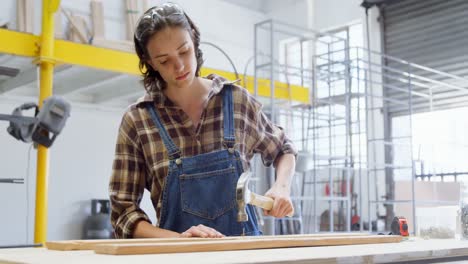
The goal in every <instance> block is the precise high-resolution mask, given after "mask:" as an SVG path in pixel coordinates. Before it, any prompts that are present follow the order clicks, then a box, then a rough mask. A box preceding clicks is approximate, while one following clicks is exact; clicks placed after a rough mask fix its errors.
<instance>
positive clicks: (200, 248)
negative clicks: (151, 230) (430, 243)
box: [94, 235, 402, 255]
mask: <svg viewBox="0 0 468 264" xmlns="http://www.w3.org/2000/svg"><path fill="white" fill-rule="evenodd" d="M401 240H402V237H401V236H388V235H373V236H360V237H352V236H348V237H346V236H344V237H339V236H336V237H304V238H274V239H234V240H228V241H201V242H180V243H146V244H104V245H96V247H95V249H94V252H95V253H97V254H107V255H134V254H162V253H186V252H208V251H230V250H247V249H248V250H250V249H272V248H292V247H312V246H338V245H358V244H378V243H396V242H400V241H401Z"/></svg>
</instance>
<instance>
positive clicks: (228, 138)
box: [223, 85, 236, 148]
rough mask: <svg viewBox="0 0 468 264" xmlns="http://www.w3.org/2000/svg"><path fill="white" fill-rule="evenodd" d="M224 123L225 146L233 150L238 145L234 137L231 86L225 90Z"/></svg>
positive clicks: (226, 86) (227, 86)
mask: <svg viewBox="0 0 468 264" xmlns="http://www.w3.org/2000/svg"><path fill="white" fill-rule="evenodd" d="M223 123H224V144H225V145H226V147H228V148H233V147H234V144H235V143H236V137H235V135H234V103H233V100H232V86H231V85H225V87H224V88H223Z"/></svg>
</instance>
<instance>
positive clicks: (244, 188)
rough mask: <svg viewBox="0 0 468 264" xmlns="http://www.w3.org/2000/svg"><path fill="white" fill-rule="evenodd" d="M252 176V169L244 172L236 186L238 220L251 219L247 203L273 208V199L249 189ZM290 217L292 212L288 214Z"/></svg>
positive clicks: (268, 208)
mask: <svg viewBox="0 0 468 264" xmlns="http://www.w3.org/2000/svg"><path fill="white" fill-rule="evenodd" d="M251 177H252V173H251V172H250V171H247V172H244V173H242V174H241V176H240V177H239V180H238V181H237V187H236V199H237V209H238V212H237V222H246V221H248V220H249V216H248V215H247V210H246V206H247V204H251V205H255V206H258V207H260V208H263V209H266V210H271V208H273V199H272V198H270V197H266V196H263V195H259V194H256V193H253V192H251V191H250V190H249V186H248V185H249V181H250V178H251ZM288 216H289V217H291V216H292V214H290V215H288Z"/></svg>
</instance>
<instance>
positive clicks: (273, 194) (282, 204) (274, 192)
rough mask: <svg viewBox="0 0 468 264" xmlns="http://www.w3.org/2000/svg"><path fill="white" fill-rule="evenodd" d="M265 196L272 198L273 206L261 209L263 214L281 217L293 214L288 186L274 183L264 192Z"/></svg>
mask: <svg viewBox="0 0 468 264" xmlns="http://www.w3.org/2000/svg"><path fill="white" fill-rule="evenodd" d="M265 196H267V197H270V198H273V208H272V209H271V210H270V211H267V210H263V213H264V214H265V215H269V216H274V217H278V218H281V217H285V216H287V215H293V214H294V207H293V204H292V201H291V195H290V191H289V188H288V187H286V186H281V185H278V184H274V185H273V187H271V189H270V190H268V191H267V192H266V193H265Z"/></svg>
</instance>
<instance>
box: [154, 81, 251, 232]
mask: <svg viewBox="0 0 468 264" xmlns="http://www.w3.org/2000/svg"><path fill="white" fill-rule="evenodd" d="M222 96H223V122H224V130H223V131H224V145H225V146H226V149H224V150H219V151H214V152H210V153H205V154H200V155H196V156H193V157H186V158H184V157H180V155H181V152H180V150H179V149H178V148H177V147H176V145H175V144H174V142H173V141H172V140H171V138H170V137H169V135H168V133H167V131H166V129H165V128H164V126H163V125H162V123H161V121H160V118H159V116H158V114H157V113H156V111H155V108H154V104H149V105H148V110H149V111H150V114H151V117H152V119H153V121H154V123H155V124H156V127H157V128H158V130H159V134H160V136H161V138H162V140H163V143H164V146H165V147H166V149H167V151H168V155H169V170H168V175H167V178H166V183H165V185H164V188H163V193H162V208H161V218H160V221H159V227H160V228H164V229H169V230H172V231H176V232H179V233H182V232H184V231H186V230H187V229H189V228H190V227H192V226H196V225H198V224H203V225H205V226H209V227H212V228H214V229H216V230H217V231H219V232H221V233H222V234H224V235H226V236H238V235H241V234H242V233H243V228H244V234H245V235H260V232H259V230H258V226H257V219H256V217H255V214H254V208H253V207H252V206H251V205H248V207H247V214H248V216H249V221H247V222H244V223H242V222H241V223H239V222H237V211H238V210H237V203H236V184H237V180H238V179H239V176H240V175H241V173H242V172H243V167H242V162H241V160H240V155H239V152H238V151H237V150H235V149H234V144H235V134H234V114H233V113H234V106H233V103H232V88H231V86H230V85H225V86H224V87H223V91H222Z"/></svg>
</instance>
